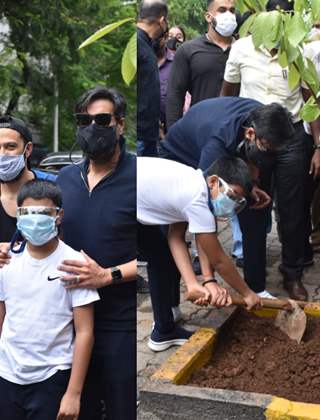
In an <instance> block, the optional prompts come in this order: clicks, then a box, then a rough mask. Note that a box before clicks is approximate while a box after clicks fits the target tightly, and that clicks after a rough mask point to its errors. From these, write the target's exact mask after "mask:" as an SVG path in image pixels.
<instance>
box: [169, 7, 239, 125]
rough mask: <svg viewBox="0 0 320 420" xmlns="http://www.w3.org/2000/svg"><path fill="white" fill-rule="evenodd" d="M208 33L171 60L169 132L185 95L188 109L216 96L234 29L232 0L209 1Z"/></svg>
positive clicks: (196, 39)
mask: <svg viewBox="0 0 320 420" xmlns="http://www.w3.org/2000/svg"><path fill="white" fill-rule="evenodd" d="M207 3H208V7H207V11H206V13H205V19H206V22H207V23H208V31H207V33H206V34H204V35H201V36H199V37H197V38H195V39H192V40H191V41H188V42H185V43H184V44H182V45H181V46H180V48H179V49H178V50H177V53H176V55H175V57H174V60H173V63H172V67H171V71H170V77H169V83H168V90H167V107H166V116H167V127H168V129H169V128H170V127H171V126H172V124H174V123H175V122H176V121H177V120H178V119H179V118H181V117H182V115H183V106H184V101H185V96H186V93H187V92H190V94H191V106H192V105H194V104H196V103H197V102H199V101H202V100H204V99H207V98H214V97H217V96H219V94H220V90H221V86H222V82H223V75H224V69H225V65H226V62H227V59H228V56H229V52H230V46H231V43H232V40H233V38H232V34H233V32H234V30H235V29H236V27H237V22H236V17H235V4H234V3H235V2H234V0H208V2H207Z"/></svg>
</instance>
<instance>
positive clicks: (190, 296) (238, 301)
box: [186, 291, 310, 310]
mask: <svg viewBox="0 0 320 420" xmlns="http://www.w3.org/2000/svg"><path fill="white" fill-rule="evenodd" d="M203 296H204V295H203V294H201V293H200V292H196V291H194V292H188V293H187V294H186V299H187V300H189V301H191V302H194V301H195V300H197V299H199V298H201V297H203ZM230 296H231V299H232V305H240V306H246V303H245V301H244V299H243V297H242V296H238V295H233V294H230ZM261 302H262V306H263V307H264V308H272V309H284V310H288V309H292V306H291V305H290V302H289V301H288V300H286V299H267V298H261ZM296 302H297V304H298V305H299V306H300V308H304V307H305V306H306V305H307V304H308V303H310V302H305V301H300V300H296Z"/></svg>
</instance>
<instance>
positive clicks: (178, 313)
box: [171, 306, 182, 322]
mask: <svg viewBox="0 0 320 420" xmlns="http://www.w3.org/2000/svg"><path fill="white" fill-rule="evenodd" d="M171 310H172V314H173V320H174V322H179V321H181V319H182V312H181V310H180V307H179V306H172V308H171Z"/></svg>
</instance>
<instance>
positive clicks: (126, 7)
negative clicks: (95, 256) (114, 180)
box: [0, 0, 136, 150]
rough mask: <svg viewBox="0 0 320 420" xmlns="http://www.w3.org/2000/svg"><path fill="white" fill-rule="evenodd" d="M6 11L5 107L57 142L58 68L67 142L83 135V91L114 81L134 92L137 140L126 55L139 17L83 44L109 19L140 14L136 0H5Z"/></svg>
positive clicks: (2, 52)
mask: <svg viewBox="0 0 320 420" xmlns="http://www.w3.org/2000/svg"><path fill="white" fill-rule="evenodd" d="M0 12H1V18H2V19H3V22H6V23H7V24H8V25H9V27H10V31H9V33H8V34H7V35H6V36H2V39H0V86H1V88H0V92H1V95H0V109H1V111H2V112H10V113H12V114H13V115H16V116H20V117H21V118H23V119H25V120H26V121H28V122H29V123H30V124H32V125H33V126H34V127H35V128H36V129H37V130H39V132H40V137H41V139H42V141H43V143H44V144H46V145H47V146H48V147H49V149H50V148H51V147H52V141H53V110H54V96H53V93H54V77H53V76H55V77H56V79H57V81H58V85H59V94H60V96H59V106H60V121H59V134H60V136H59V137H60V150H67V149H69V148H70V147H71V145H72V144H73V142H74V138H75V125H74V122H73V116H72V114H73V107H74V104H75V102H76V100H77V99H78V97H79V96H80V95H81V94H82V93H83V92H84V91H85V90H86V89H88V88H91V87H93V86H95V85H97V84H101V85H104V86H108V87H111V86H112V87H116V88H117V89H119V90H120V91H121V92H122V93H123V94H124V95H125V97H126V99H127V103H128V113H127V139H128V140H129V143H130V144H133V143H134V141H135V130H136V85H135V83H132V84H131V85H130V86H129V87H128V86H126V85H125V83H124V82H123V79H122V77H121V57H122V53H123V50H124V48H125V46H126V44H127V42H128V40H129V38H130V36H131V35H132V26H131V25H134V22H133V23H132V24H129V25H126V26H123V27H121V28H119V29H117V30H115V31H114V32H113V33H111V34H110V35H108V37H105V38H102V39H101V40H99V41H97V42H95V43H94V44H92V45H90V46H88V47H87V48H85V49H82V50H80V51H79V50H78V47H79V45H80V44H81V43H82V42H83V41H84V40H85V39H86V38H88V36H90V35H91V34H92V33H94V32H95V31H97V30H98V29H99V28H101V27H103V26H105V25H106V24H108V23H111V22H114V21H117V20H121V19H124V18H126V17H129V16H135V13H136V5H135V4H132V2H124V1H120V0H108V1H100V0H33V1H28V0H20V1H16V0H2V1H0ZM22 102H23V106H21V103H22Z"/></svg>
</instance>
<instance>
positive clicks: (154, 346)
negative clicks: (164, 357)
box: [148, 325, 193, 351]
mask: <svg viewBox="0 0 320 420" xmlns="http://www.w3.org/2000/svg"><path fill="white" fill-rule="evenodd" d="M192 334H193V332H191V331H187V330H185V329H184V328H182V327H180V326H178V325H177V326H176V327H175V329H174V330H173V331H172V332H171V333H166V334H163V333H160V332H158V331H157V330H155V329H153V330H152V332H151V336H150V338H149V341H148V347H149V349H151V350H153V351H164V350H167V349H168V348H170V347H172V346H182V345H183V344H184V343H186V342H187V341H188V339H189V338H190V337H191V336H192Z"/></svg>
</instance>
